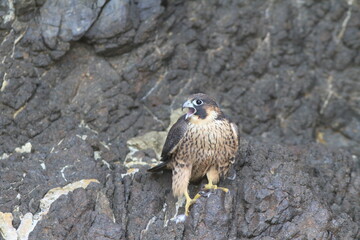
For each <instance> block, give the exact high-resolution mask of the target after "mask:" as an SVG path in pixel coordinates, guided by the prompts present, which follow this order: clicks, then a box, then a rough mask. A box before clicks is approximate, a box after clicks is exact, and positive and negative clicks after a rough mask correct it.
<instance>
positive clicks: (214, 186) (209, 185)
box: [204, 180, 229, 192]
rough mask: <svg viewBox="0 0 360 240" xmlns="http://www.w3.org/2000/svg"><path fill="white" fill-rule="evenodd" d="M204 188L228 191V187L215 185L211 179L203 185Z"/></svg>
mask: <svg viewBox="0 0 360 240" xmlns="http://www.w3.org/2000/svg"><path fill="white" fill-rule="evenodd" d="M204 189H205V190H211V189H220V190H223V191H224V192H228V191H229V189H227V188H224V187H218V186H217V185H215V184H213V183H212V181H211V180H209V183H208V184H206V185H205V186H204Z"/></svg>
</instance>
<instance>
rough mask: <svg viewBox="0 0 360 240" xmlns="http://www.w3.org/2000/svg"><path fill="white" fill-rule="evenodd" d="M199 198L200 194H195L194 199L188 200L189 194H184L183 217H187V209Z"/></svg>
mask: <svg viewBox="0 0 360 240" xmlns="http://www.w3.org/2000/svg"><path fill="white" fill-rule="evenodd" d="M199 197H201V195H200V194H196V196H195V197H194V198H190V196H189V193H187V192H186V193H185V198H186V204H185V215H186V216H189V212H190V211H189V208H190V206H191V205H193V204H194V203H195V202H196V199H198V198H199Z"/></svg>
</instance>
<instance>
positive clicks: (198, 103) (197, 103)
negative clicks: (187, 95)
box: [193, 99, 204, 106]
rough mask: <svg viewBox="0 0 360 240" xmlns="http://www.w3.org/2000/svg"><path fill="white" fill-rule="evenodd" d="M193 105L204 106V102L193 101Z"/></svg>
mask: <svg viewBox="0 0 360 240" xmlns="http://www.w3.org/2000/svg"><path fill="white" fill-rule="evenodd" d="M193 103H194V104H195V105H196V106H199V105H201V104H203V103H204V102H203V101H202V100H200V99H195V100H194V101H193Z"/></svg>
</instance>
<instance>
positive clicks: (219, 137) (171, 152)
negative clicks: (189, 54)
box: [148, 93, 239, 215]
mask: <svg viewBox="0 0 360 240" xmlns="http://www.w3.org/2000/svg"><path fill="white" fill-rule="evenodd" d="M182 108H183V109H184V108H187V109H188V112H187V113H186V114H184V115H183V116H181V117H180V118H179V119H178V121H177V122H176V123H175V124H174V125H173V126H172V127H171V129H170V131H169V133H168V135H167V138H166V141H165V144H164V147H163V150H162V153H161V161H162V163H160V164H159V165H157V166H155V167H153V168H151V169H149V170H148V171H149V172H158V171H161V170H163V169H171V170H172V191H173V194H174V196H175V197H180V196H182V195H185V197H186V204H185V215H189V207H190V206H191V205H192V204H193V203H194V202H195V201H196V199H197V198H198V197H200V195H199V194H197V195H196V196H195V197H194V198H193V199H192V198H190V196H189V192H188V185H189V182H190V181H198V180H200V179H201V178H203V177H204V176H205V175H206V177H207V179H208V184H206V185H205V186H204V188H205V189H206V190H207V189H221V190H223V191H225V192H227V191H228V189H227V188H221V187H218V186H217V185H216V184H217V183H218V182H219V178H220V177H221V176H224V175H225V174H226V173H227V172H228V170H229V167H230V165H231V164H232V163H233V162H234V160H235V155H236V152H237V149H238V145H239V138H238V130H237V126H236V125H235V124H234V123H231V122H230V121H229V120H228V119H227V118H226V117H225V115H224V113H223V112H222V111H221V109H220V108H219V106H218V105H217V103H216V102H215V101H214V100H213V99H212V98H211V97H209V96H208V95H206V94H203V93H198V94H194V95H191V96H190V97H189V98H188V99H187V101H186V102H185V103H184V104H183V106H182Z"/></svg>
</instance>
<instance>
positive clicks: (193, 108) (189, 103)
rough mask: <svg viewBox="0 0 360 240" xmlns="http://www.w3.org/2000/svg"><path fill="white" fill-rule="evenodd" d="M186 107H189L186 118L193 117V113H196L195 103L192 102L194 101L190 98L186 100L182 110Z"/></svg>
mask: <svg viewBox="0 0 360 240" xmlns="http://www.w3.org/2000/svg"><path fill="white" fill-rule="evenodd" d="M184 108H188V109H189V111H188V112H187V113H186V116H185V119H188V118H189V117H191V116H192V115H194V114H195V113H196V109H195V107H194V104H192V102H191V101H190V100H187V101H186V102H184V104H183V105H182V109H181V110H184Z"/></svg>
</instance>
